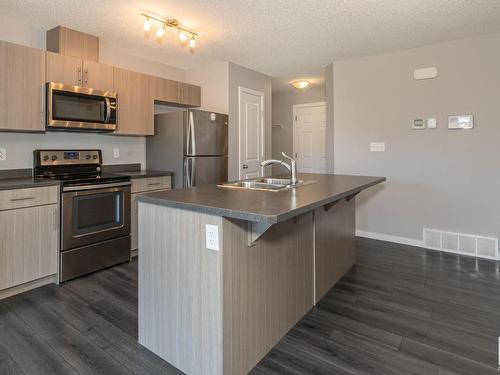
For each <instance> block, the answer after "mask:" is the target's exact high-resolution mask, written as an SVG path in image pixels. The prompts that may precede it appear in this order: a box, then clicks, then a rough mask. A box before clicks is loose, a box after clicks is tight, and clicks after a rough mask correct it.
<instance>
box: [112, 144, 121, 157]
mask: <svg viewBox="0 0 500 375" xmlns="http://www.w3.org/2000/svg"><path fill="white" fill-rule="evenodd" d="M113 157H114V158H115V159H118V158H119V157H120V149H119V148H118V147H115V148H114V149H113Z"/></svg>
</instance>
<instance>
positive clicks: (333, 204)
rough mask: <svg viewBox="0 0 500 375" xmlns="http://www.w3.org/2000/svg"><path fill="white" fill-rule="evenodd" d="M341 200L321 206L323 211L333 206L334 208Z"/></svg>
mask: <svg viewBox="0 0 500 375" xmlns="http://www.w3.org/2000/svg"><path fill="white" fill-rule="evenodd" d="M341 200H342V199H337V200H336V201H333V202H330V203H327V204H325V205H324V206H323V209H324V210H325V211H328V210H329V209H330V208H332V207H333V206H335V205H336V204H337V203H339V202H340V201H341Z"/></svg>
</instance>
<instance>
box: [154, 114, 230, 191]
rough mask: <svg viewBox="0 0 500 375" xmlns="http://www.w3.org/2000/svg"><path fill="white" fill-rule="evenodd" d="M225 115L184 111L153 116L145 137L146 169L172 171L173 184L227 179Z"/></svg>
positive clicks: (185, 184) (213, 181)
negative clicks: (152, 131) (152, 129)
mask: <svg viewBox="0 0 500 375" xmlns="http://www.w3.org/2000/svg"><path fill="white" fill-rule="evenodd" d="M227 149H228V116H227V115H225V114H222V113H214V112H206V111H200V110H191V109H190V110H186V111H178V112H170V113H163V114H158V115H155V135H154V136H152V137H148V138H147V140H146V164H147V168H148V169H155V170H161V171H172V172H174V177H173V187H174V188H182V187H191V186H198V185H204V184H216V183H218V182H225V181H227V165H228V160H227Z"/></svg>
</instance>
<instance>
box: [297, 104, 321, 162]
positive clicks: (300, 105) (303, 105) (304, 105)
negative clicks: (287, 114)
mask: <svg viewBox="0 0 500 375" xmlns="http://www.w3.org/2000/svg"><path fill="white" fill-rule="evenodd" d="M321 105H323V106H325V109H326V102H314V103H304V104H294V105H293V106H292V107H293V108H292V111H293V113H292V116H293V117H292V119H293V136H292V150H293V154H292V157H293V158H294V159H295V158H297V152H296V151H297V150H296V148H295V140H296V139H297V109H298V108H307V107H319V106H321ZM325 149H326V137H325Z"/></svg>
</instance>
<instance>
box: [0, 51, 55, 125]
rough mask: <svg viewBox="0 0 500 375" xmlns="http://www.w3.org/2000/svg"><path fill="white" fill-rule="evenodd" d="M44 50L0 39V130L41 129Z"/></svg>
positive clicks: (43, 96) (43, 93) (43, 91)
mask: <svg viewBox="0 0 500 375" xmlns="http://www.w3.org/2000/svg"><path fill="white" fill-rule="evenodd" d="M44 99H45V52H44V51H41V50H38V49H34V48H29V47H24V46H20V45H17V44H13V43H8V42H3V41H0V130H11V131H44V130H45V116H44Z"/></svg>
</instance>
